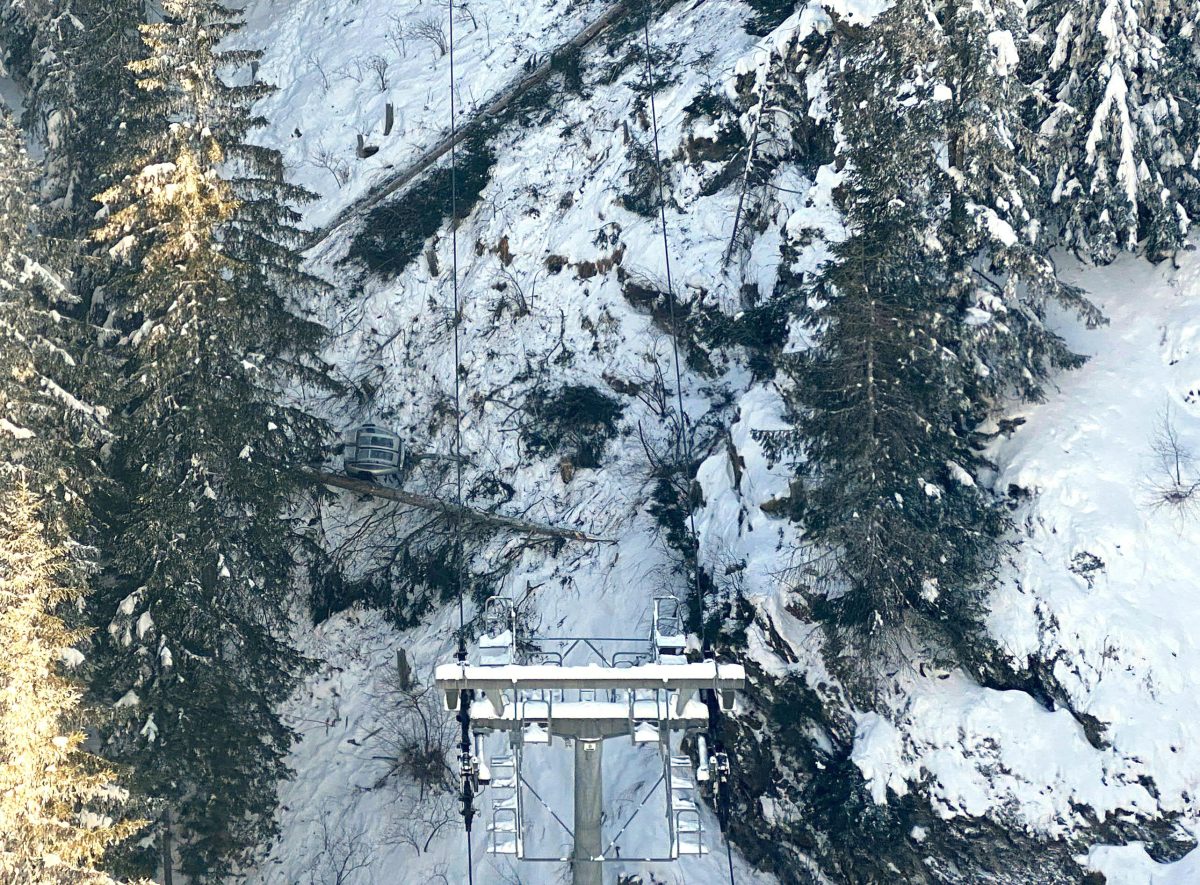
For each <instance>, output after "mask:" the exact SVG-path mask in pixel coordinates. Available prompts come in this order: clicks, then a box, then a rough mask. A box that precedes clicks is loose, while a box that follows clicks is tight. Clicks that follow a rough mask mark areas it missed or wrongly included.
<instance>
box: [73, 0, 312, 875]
mask: <svg viewBox="0 0 1200 885" xmlns="http://www.w3.org/2000/svg"><path fill="white" fill-rule="evenodd" d="M163 13H164V18H163V20H162V21H161V22H158V23H155V24H151V25H146V26H144V27H143V28H142V34H143V40H144V42H145V44H146V48H147V52H148V57H147V58H146V59H145V60H144V61H139V62H136V63H134V65H133V66H132V68H133V70H134V72H135V73H136V74H137V75H138V77H139V86H140V88H141V89H142V90H143V91H144V94H145V97H144V99H143V100H142V101H141V102H139V104H138V105H137V107H136V111H135V114H134V115H133V117H132V118H131V119H129V120H127V121H125V122H126V125H127V128H128V130H129V131H130V132H131V133H133V139H134V145H133V148H134V149H133V156H134V158H135V159H134V161H133V162H132V163H131V164H130V166H128V167H127V169H128V172H127V174H126V175H125V176H124V177H123V178H122V179H121V180H120V181H118V182H117V183H116V184H115V185H114V186H113V187H111V188H110V189H108V190H107V191H106V192H104V193H103V194H102V195H101V196H100V200H101V201H102V202H103V203H104V204H105V207H106V212H107V217H106V220H105V221H104V223H103V225H102V227H101V228H100V229H99V231H98V232H97V237H98V238H99V239H100V240H102V241H103V242H105V243H106V244H108V246H109V254H110V255H111V257H112V258H113V260H114V262H115V263H116V265H117V267H116V271H115V272H114V276H113V283H112V284H111V288H112V290H113V307H114V310H115V311H116V319H117V325H119V326H120V328H121V329H122V331H123V337H122V339H121V342H120V346H119V351H120V352H121V354H122V355H123V358H124V360H125V363H124V366H125V370H124V372H123V377H122V379H121V381H120V390H119V392H118V399H119V402H120V406H121V421H120V424H119V427H118V430H119V433H120V441H119V443H118V444H117V445H116V446H115V447H114V455H113V469H114V474H115V476H116V479H117V480H118V481H119V482H120V483H121V484H122V485H123V487H124V504H123V506H122V507H119V508H118V512H117V514H116V515H115V517H114V521H115V536H114V542H113V546H112V550H111V552H112V557H113V571H114V577H115V578H116V582H115V589H114V591H113V593H112V594H110V595H109V596H108V598H107V599H106V600H105V601H104V605H103V611H102V613H101V615H100V617H101V620H102V623H103V626H104V627H105V628H106V636H107V639H108V642H107V647H106V649H105V655H104V666H105V667H106V672H105V673H104V675H103V683H102V684H103V685H104V686H105V688H106V690H107V691H108V692H109V695H110V697H111V698H112V699H113V700H114V701H118V702H119V704H120V706H121V708H122V709H124V710H125V711H126V712H127V714H128V716H127V718H126V719H125V720H124V722H123V724H121V725H119V726H118V727H116V728H114V730H113V731H112V732H111V733H110V734H109V735H108V739H109V743H108V746H109V747H110V749H111V751H112V752H113V753H115V754H116V755H117V757H118V758H120V759H122V760H125V761H129V762H132V763H134V765H135V766H136V768H137V769H138V771H139V775H140V783H141V786H142V788H143V789H144V790H146V791H147V792H148V793H149V794H150V795H151V796H154V797H159V798H161V799H162V800H164V801H166V802H167V804H168V807H169V808H170V809H171V812H172V813H171V817H173V819H174V820H175V821H176V822H177V823H178V827H179V830H178V832H176V833H175V834H174V837H175V844H176V845H177V847H178V849H179V856H180V858H181V860H180V864H181V868H182V870H183V871H184V872H185V873H187V874H189V875H191V876H193V877H196V878H197V879H207V878H214V877H217V876H220V875H221V874H222V872H223V871H225V870H227V869H229V867H230V865H231V864H232V863H234V862H235V861H236V860H237V859H239V858H241V857H243V856H244V855H245V853H246V852H247V851H249V850H250V849H251V848H253V847H254V846H255V845H258V844H261V843H262V841H263V840H264V839H265V838H266V837H267V836H269V834H270V833H271V832H272V827H273V821H272V814H271V813H272V810H273V808H274V803H275V788H276V783H277V781H278V780H279V779H280V778H281V777H283V776H285V775H286V774H287V769H286V767H285V765H284V763H283V756H284V754H285V753H286V752H287V749H288V747H289V746H290V744H291V742H292V739H293V735H292V732H291V731H290V729H288V728H287V727H286V726H285V725H284V724H283V723H282V722H281V721H280V719H279V716H278V714H277V713H276V707H277V705H278V703H279V702H280V701H281V700H282V699H283V698H284V697H286V696H287V694H288V692H289V691H290V690H291V688H292V686H293V685H294V682H295V678H296V676H297V673H298V671H299V670H300V668H301V667H302V663H303V662H302V660H301V659H300V657H299V656H298V655H297V654H296V653H295V652H294V651H293V650H292V649H291V647H290V646H289V644H288V642H287V638H286V630H287V624H288V619H287V616H286V608H287V605H288V602H289V590H290V582H291V580H292V577H293V574H292V573H293V565H294V561H293V538H292V537H291V533H290V531H289V523H288V521H287V519H286V518H285V512H286V510H287V507H288V504H289V499H290V496H291V495H292V493H293V492H294V491H295V489H296V481H295V480H294V479H292V478H290V475H289V473H288V471H287V467H288V465H289V464H296V463H303V462H305V461H307V460H308V459H310V458H311V457H312V456H313V454H314V452H315V451H316V450H317V447H318V446H319V444H320V442H321V441H322V439H323V436H324V426H323V425H322V423H321V422H319V421H318V420H317V419H315V418H314V417H312V416H311V415H309V414H308V413H306V412H305V411H304V410H303V409H302V408H300V407H298V406H297V405H296V404H295V401H294V399H293V400H289V399H288V397H287V390H288V389H291V390H295V389H297V388H303V386H304V385H305V384H307V383H309V382H312V384H314V385H316V384H318V383H320V380H319V379H320V378H322V377H323V375H322V373H320V372H319V371H318V369H319V367H318V366H317V365H316V363H315V358H314V357H313V351H314V349H315V345H316V343H317V341H318V340H319V336H320V333H321V329H320V327H319V326H318V325H317V324H316V323H314V322H311V321H309V320H306V319H303V318H301V317H300V316H298V315H297V313H296V312H295V311H294V307H295V303H296V301H295V299H297V298H298V297H300V296H303V295H305V294H306V293H307V294H312V293H314V292H316V291H319V290H320V288H321V287H320V284H319V282H318V281H317V280H315V279H313V278H311V277H309V276H307V275H305V274H304V273H302V272H301V271H300V269H299V258H298V255H297V253H296V252H295V251H293V246H294V245H295V243H296V241H297V240H298V238H299V235H298V231H297V230H296V229H295V227H294V225H295V223H296V222H297V220H298V215H297V213H296V211H295V210H294V209H292V208H290V203H292V202H293V201H295V200H298V199H302V198H304V197H306V196H307V194H306V193H305V192H303V191H302V190H300V189H298V188H295V187H291V186H289V185H287V184H286V183H285V182H284V176H283V169H282V165H281V161H280V157H279V155H278V154H277V153H275V152H274V151H270V150H267V149H265V148H261V147H256V146H253V145H250V144H248V143H247V141H246V133H247V132H248V131H249V130H250V129H251V128H252V127H254V126H255V125H256V124H257V123H258V122H259V121H258V120H257V119H256V118H255V117H254V115H253V113H252V110H251V107H252V105H253V103H254V102H255V101H256V100H257V99H258V98H260V97H261V96H263V95H265V94H266V93H267V92H268V91H269V87H268V86H266V85H264V84H261V83H256V82H255V83H250V84H249V85H229V83H230V82H231V81H232V80H233V79H234V78H236V77H239V76H242V77H244V75H245V74H247V73H248V68H249V63H250V62H251V61H252V60H254V59H255V58H256V57H257V53H255V52H251V51H242V50H236V51H235V50H231V51H225V50H222V49H221V48H219V45H220V43H221V41H222V40H224V39H225V38H227V37H228V36H230V35H231V34H232V33H233V32H234V31H235V30H236V29H237V28H238V27H239V23H238V19H237V14H236V13H235V12H234V11H232V10H230V9H227V8H226V7H224V6H222V5H221V4H219V3H215V2H210V0H196V2H182V0H168V2H166V3H164V4H163ZM227 78H228V80H227ZM288 385H292V387H291V388H288Z"/></svg>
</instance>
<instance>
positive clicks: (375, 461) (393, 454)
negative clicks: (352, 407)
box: [343, 424, 404, 480]
mask: <svg viewBox="0 0 1200 885" xmlns="http://www.w3.org/2000/svg"><path fill="white" fill-rule="evenodd" d="M344 452H345V453H344V455H343V459H344V463H345V465H346V473H347V474H348V475H349V476H353V477H355V478H358V479H372V480H378V479H384V478H386V477H392V476H398V475H399V474H400V471H401V470H402V469H403V467H404V441H403V440H401V439H400V437H399V435H397V434H395V433H393V432H392V431H390V430H388V429H386V428H384V427H380V426H379V425H378V424H363V425H362V426H361V427H357V428H355V429H354V430H352V431H350V433H349V434H348V436H347V439H346V445H345V450H344Z"/></svg>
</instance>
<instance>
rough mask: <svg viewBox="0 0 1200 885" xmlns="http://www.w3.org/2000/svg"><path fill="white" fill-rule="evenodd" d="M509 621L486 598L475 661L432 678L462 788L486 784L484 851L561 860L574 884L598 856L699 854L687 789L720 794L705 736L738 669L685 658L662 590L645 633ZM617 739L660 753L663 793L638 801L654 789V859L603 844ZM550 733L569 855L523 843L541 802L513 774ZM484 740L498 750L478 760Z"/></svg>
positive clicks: (507, 610)
mask: <svg viewBox="0 0 1200 885" xmlns="http://www.w3.org/2000/svg"><path fill="white" fill-rule="evenodd" d="M516 627H517V619H516V613H515V612H514V609H513V606H512V602H511V600H507V599H500V598H493V599H490V600H489V601H488V603H487V606H486V609H485V632H484V634H483V636H481V637H480V640H479V653H478V661H477V662H476V663H470V662H467V661H459V662H456V663H449V664H442V665H441V666H439V667H438V668H437V672H436V674H435V680H436V684H437V687H438V689H439V690H441V691H442V692H443V694H444V697H445V701H446V708H447V709H448V710H451V711H454V712H456V713H458V715H459V719H460V722H463V723H464V730H465V731H466V730H469V732H470V740H469V741H467V742H466V743H465V748H466V749H465V751H464V758H463V776H464V781H465V783H464V793H465V794H469V795H470V796H474V795H475V794H476V793H478V792H479V791H481V790H483V789H485V788H486V792H487V794H490V795H489V802H488V810H489V811H490V819H489V820H488V823H487V850H488V852H489V853H492V854H501V855H509V856H512V857H514V858H516V859H518V860H522V861H544V862H554V863H570V864H571V865H572V867H573V874H574V878H573V881H574V882H575V885H602V883H603V869H604V864H606V863H612V862H615V861H621V862H625V863H628V862H630V861H655V862H667V861H674V860H678V859H679V858H680V857H684V856H688V855H700V854H705V853H707V851H708V848H707V846H706V845H705V839H704V826H703V822H702V821H703V819H702V817H701V813H700V808H699V806H698V803H697V795H696V788H697V784H698V783H700V782H705V781H712V782H713V784H714V786H716V787H717V788H718V789H719V785H720V783H721V782H722V781H723V779H724V777H723V775H724V772H725V770H726V769H727V763H726V762H725V760H724V754H717V753H713V754H710V753H709V749H708V742H707V739H706V733H707V731H708V729H709V728H710V725H711V723H712V717H713V715H714V710H715V711H718V712H720V713H729V712H732V710H733V706H734V694H735V692H736V691H737V690H738V689H740V688H742V687H743V686H744V684H745V670H744V668H743V667H742V666H741V665H740V664H725V663H718V662H717V661H715V660H706V661H701V662H689V661H688V660H687V657H686V654H685V651H686V640H685V635H684V629H683V621H682V608H681V605H680V602H679V600H677V599H676V598H675V597H670V596H666V597H659V598H657V599H655V600H654V611H653V618H652V621H651V630H650V636H649V637H639V638H628V637H619V638H618V637H541V638H537V637H519V636H518V631H517V629H516ZM464 701H465V703H466V709H465V710H464V709H463V704H464ZM464 713H465V716H464ZM493 735H501V736H502V737H503V740H502V741H501V740H495V739H492V736H493ZM685 735H690V736H691V737H692V738H693V739H694V745H695V747H696V750H697V760H698V761H697V763H696V764H693V762H692V759H691V757H690V756H688V755H686V754H684V753H683V752H682V750H681V748H680V745H681V743H682V739H683V737H684V736H685ZM626 737H627V738H628V739H629V740H630V741H631V742H632V744H633V745H634V746H636V747H640V748H643V749H645V750H646V751H648V752H649V751H657V752H658V754H659V756H660V759H661V764H662V772H663V773H662V777H661V778H660V780H659V785H661V789H658V788H657V787H658V785H656V789H655V790H653V791H651V792H650V793H648V794H647V795H646V800H644V802H643V805H645V804H646V803H647V802H650V801H651V800H653V799H654V798H655V795H656V794H657V796H658V798H659V800H660V801H661V802H662V805H661V806H660V808H661V809H662V814H663V815H664V816H665V824H666V827H665V832H666V838H665V840H664V844H663V845H662V848H661V851H658V852H655V854H654V855H653V856H648V857H630V856H628V855H620V854H619V840H620V838H621V835H622V833H623V832H624V827H622V828H621V830H620V831H618V832H617V833H615V834H614V835H613V836H612V838H611V839H609V840H608V841H606V840H605V834H604V833H603V831H602V825H601V824H602V816H603V815H602V812H603V805H604V797H603V785H602V760H603V753H604V742H605V741H609V740H614V739H619V738H626ZM556 740H559V741H566V742H568V743H570V744H573V746H574V751H575V783H574V806H575V807H574V826H573V828H571V832H572V835H573V837H574V850H573V853H572V854H571V855H569V856H560V855H553V856H541V855H536V854H534V853H532V852H530V851H528V850H527V840H526V823H527V820H526V818H527V815H526V811H527V803H529V802H531V801H537V802H539V803H540V802H541V801H542V800H541V798H540V797H538V796H537V794H536V793H532V788H531V787H530V785H529V784H528V782H527V781H526V779H525V777H524V775H523V772H522V769H523V766H524V765H525V764H526V763H527V762H529V763H531V764H538V761H537V760H536V753H537V751H538V750H539V749H543V748H545V747H548V746H549V745H551V744H553V743H554V742H555V741H556ZM488 744H491V745H492V746H493V747H495V746H496V745H497V744H499V745H500V747H501V748H502V749H501V751H500V752H498V753H495V754H494V755H491V756H487V745H488ZM529 754H535V755H534V756H533V757H532V758H527V756H529ZM531 794H532V795H531ZM640 810H641V807H640V806H639V809H638V811H640ZM551 813H552V814H553V813H554V812H553V810H552V809H551ZM555 816H556V817H558V815H555ZM635 816H636V812H635ZM558 819H559V822H560V824H561V825H562V826H563V828H564V829H566V825H565V824H562V822H561V818H558ZM630 821H632V818H630ZM630 821H626V822H625V826H628V824H629V822H630Z"/></svg>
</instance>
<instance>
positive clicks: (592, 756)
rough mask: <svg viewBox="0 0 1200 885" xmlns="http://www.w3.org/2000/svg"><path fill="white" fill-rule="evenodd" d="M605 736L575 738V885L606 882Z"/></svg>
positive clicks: (597, 884)
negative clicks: (604, 812)
mask: <svg viewBox="0 0 1200 885" xmlns="http://www.w3.org/2000/svg"><path fill="white" fill-rule="evenodd" d="M603 754H604V740H603V738H602V737H601V736H599V735H593V736H591V737H590V738H586V737H581V738H577V739H576V741H575V826H574V829H575V856H574V857H573V858H572V860H571V870H572V881H573V883H574V885H604V862H603V855H604V840H603V834H602V833H601V823H602V820H603V810H604V770H603Z"/></svg>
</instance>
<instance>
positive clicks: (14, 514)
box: [0, 469, 141, 885]
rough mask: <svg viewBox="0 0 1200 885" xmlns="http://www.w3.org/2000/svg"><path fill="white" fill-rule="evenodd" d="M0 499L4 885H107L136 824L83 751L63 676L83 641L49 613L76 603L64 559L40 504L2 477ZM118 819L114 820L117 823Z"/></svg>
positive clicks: (77, 705) (104, 770)
mask: <svg viewBox="0 0 1200 885" xmlns="http://www.w3.org/2000/svg"><path fill="white" fill-rule="evenodd" d="M3 480H4V486H3V491H2V492H0V647H2V648H3V649H4V655H3V656H2V657H0V881H4V882H14V883H15V882H22V883H28V885H65V883H89V885H91V883H95V885H105V883H112V882H113V880H112V879H111V878H109V877H108V876H107V875H105V874H104V873H103V872H102V870H101V869H100V865H101V862H102V860H103V857H104V854H105V852H106V851H107V850H108V849H109V848H110V847H111V846H112V845H114V844H116V843H118V842H120V841H122V840H124V839H126V838H128V837H129V836H130V835H132V834H133V833H135V832H136V831H137V830H138V829H140V827H141V822H139V821H134V820H124V821H122V820H120V819H119V810H120V808H121V806H122V804H123V803H124V801H125V798H126V792H125V790H124V789H122V788H121V787H119V786H118V785H117V784H116V775H115V772H114V771H113V770H112V769H111V768H110V767H108V766H107V765H106V764H105V763H103V762H102V761H101V760H99V759H97V758H96V757H94V756H93V755H91V754H90V753H87V752H86V751H85V750H84V749H83V746H82V745H83V742H84V739H85V735H84V733H83V731H81V730H80V727H79V726H80V716H81V712H82V708H81V695H82V692H81V689H80V688H79V686H78V685H76V684H74V683H73V682H71V681H69V680H68V679H67V678H65V677H64V676H63V675H62V674H61V672H60V667H61V661H62V659H63V656H64V655H77V654H78V652H77V651H75V649H74V647H75V646H76V645H78V644H80V643H81V642H82V641H83V640H84V638H85V637H84V635H83V634H81V633H79V632H77V631H72V630H69V629H67V627H66V625H64V623H63V622H62V620H61V619H59V618H58V617H57V616H56V614H55V612H56V611H57V610H59V609H60V608H62V607H64V606H69V605H78V604H79V603H80V600H81V599H82V597H83V592H82V588H81V587H80V585H79V584H78V583H77V582H76V581H74V580H72V578H71V572H72V571H73V569H72V567H71V562H70V558H69V556H68V554H67V551H66V549H65V548H63V547H62V546H58V545H54V544H52V543H51V542H49V541H48V539H47V538H46V532H47V526H46V525H45V524H44V523H43V521H42V519H41V516H40V513H39V511H40V505H39V501H38V498H37V497H36V496H35V495H34V494H33V492H31V491H30V489H29V486H28V485H26V483H25V480H24V479H19V478H17V477H16V476H14V473H13V471H12V470H11V469H10V470H6V471H5V472H4V475H3ZM114 815H117V819H114Z"/></svg>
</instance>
